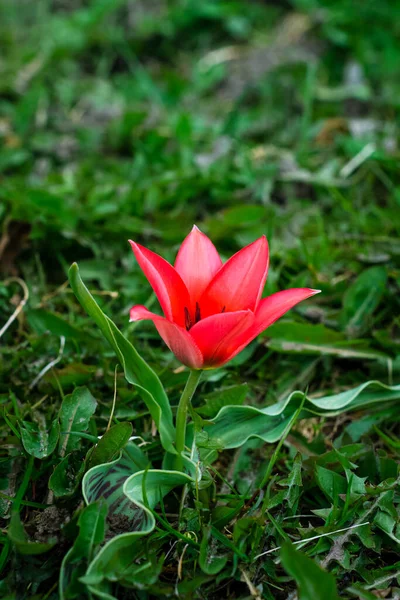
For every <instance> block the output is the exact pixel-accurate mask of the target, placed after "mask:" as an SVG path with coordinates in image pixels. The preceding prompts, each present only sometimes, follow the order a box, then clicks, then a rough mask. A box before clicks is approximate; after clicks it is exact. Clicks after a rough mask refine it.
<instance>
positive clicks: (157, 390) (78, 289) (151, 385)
mask: <svg viewBox="0 0 400 600" xmlns="http://www.w3.org/2000/svg"><path fill="white" fill-rule="evenodd" d="M68 277H69V281H70V284H71V287H72V289H73V291H74V293H75V296H76V297H77V299H78V300H79V302H80V303H81V305H82V307H83V308H84V309H85V311H86V312H87V314H88V315H89V316H90V317H91V318H92V319H93V320H94V322H95V323H96V325H97V326H98V327H99V329H100V330H101V332H102V334H103V335H104V337H105V338H106V340H107V341H108V343H109V344H110V345H111V346H112V348H113V349H114V351H115V353H116V355H117V357H118V360H119V361H120V363H121V365H122V367H123V369H124V373H125V378H126V380H127V381H128V382H129V383H131V384H132V385H135V386H137V387H138V388H139V390H140V393H141V395H142V398H143V400H144V402H145V403H146V405H147V407H148V409H149V411H150V414H151V416H152V417H153V419H154V421H155V423H156V425H157V427H158V430H159V432H160V438H161V443H162V445H163V447H164V448H165V450H167V451H168V452H172V453H173V454H176V451H175V448H174V445H173V442H174V440H175V430H174V425H173V420H172V411H171V406H170V404H169V401H168V397H167V395H166V393H165V390H164V388H163V386H162V384H161V381H160V380H159V378H158V377H157V375H156V373H155V372H154V371H153V369H152V368H151V367H149V365H148V364H147V363H146V361H144V360H143V358H142V357H141V356H140V355H139V354H138V352H137V351H136V350H135V348H134V347H133V346H132V344H131V343H130V342H129V341H128V340H127V339H126V338H125V337H124V336H123V335H122V333H121V332H120V330H119V329H118V327H117V326H116V325H115V324H114V323H113V322H112V321H111V319H110V318H109V317H107V316H106V315H105V314H104V313H103V311H102V310H101V309H100V307H99V306H98V304H97V303H96V301H95V300H94V298H93V296H92V295H91V293H90V292H89V290H88V289H87V287H86V286H85V284H84V283H83V281H82V279H81V277H80V275H79V268H78V265H77V264H76V263H74V264H73V265H72V266H71V267H70V269H69V272H68Z"/></svg>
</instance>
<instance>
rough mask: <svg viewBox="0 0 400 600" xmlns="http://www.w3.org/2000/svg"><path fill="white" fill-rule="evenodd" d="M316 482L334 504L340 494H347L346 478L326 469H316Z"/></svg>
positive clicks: (318, 467)
mask: <svg viewBox="0 0 400 600" xmlns="http://www.w3.org/2000/svg"><path fill="white" fill-rule="evenodd" d="M316 480H317V483H318V485H319V487H320V488H321V490H322V491H323V492H324V493H325V494H326V495H327V496H328V498H329V499H330V500H332V501H333V502H334V501H336V499H337V497H338V496H339V494H345V493H346V491H347V482H346V480H345V478H344V477H342V476H341V475H339V474H338V473H335V472H334V471H330V470H329V469H325V467H320V466H317V467H316Z"/></svg>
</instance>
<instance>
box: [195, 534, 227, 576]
mask: <svg viewBox="0 0 400 600" xmlns="http://www.w3.org/2000/svg"><path fill="white" fill-rule="evenodd" d="M215 546H216V544H215V540H213V538H212V532H211V527H206V528H204V529H203V537H202V540H201V544H200V554H199V565H200V568H201V570H202V571H203V572H204V573H206V574H207V575H216V574H217V573H219V572H220V571H221V570H222V569H223V568H224V566H225V565H226V563H227V560H228V557H227V556H218V555H217V553H216V551H215Z"/></svg>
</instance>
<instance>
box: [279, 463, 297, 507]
mask: <svg viewBox="0 0 400 600" xmlns="http://www.w3.org/2000/svg"><path fill="white" fill-rule="evenodd" d="M301 465H302V459H301V454H296V456H295V459H294V461H293V467H292V470H291V471H290V474H289V477H288V478H287V479H284V480H281V481H279V485H284V486H286V487H287V490H286V492H285V494H284V496H283V498H284V500H286V501H287V503H288V504H289V506H290V508H293V506H294V504H295V503H296V501H297V499H298V497H299V487H300V486H302V485H303V482H302V479H301Z"/></svg>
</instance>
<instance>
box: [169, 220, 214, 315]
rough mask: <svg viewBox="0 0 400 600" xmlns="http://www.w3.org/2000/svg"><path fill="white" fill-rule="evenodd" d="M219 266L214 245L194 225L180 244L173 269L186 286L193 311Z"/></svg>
mask: <svg viewBox="0 0 400 600" xmlns="http://www.w3.org/2000/svg"><path fill="white" fill-rule="evenodd" d="M221 266H222V261H221V259H220V257H219V254H218V252H217V250H216V248H215V246H214V244H213V243H212V241H211V240H210V239H209V238H208V237H207V236H206V235H205V234H204V233H202V232H201V231H200V229H198V228H197V227H196V225H194V227H193V229H192V231H191V232H190V233H189V235H188V236H187V237H186V238H185V239H184V241H183V242H182V245H181V247H180V249H179V252H178V255H177V257H176V260H175V269H176V270H177V272H178V273H179V275H180V276H181V277H182V279H183V281H184V282H185V284H186V287H187V289H188V291H189V294H190V297H191V299H192V308H193V309H194V307H195V303H196V301H197V300H199V298H200V295H201V294H202V292H203V291H204V290H205V288H206V287H207V285H208V284H209V283H210V281H211V280H212V278H213V277H214V275H215V273H216V272H217V271H218V270H219V269H220V268H221Z"/></svg>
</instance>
